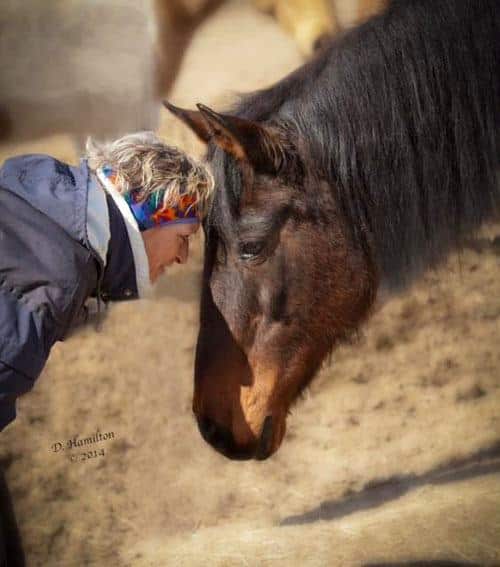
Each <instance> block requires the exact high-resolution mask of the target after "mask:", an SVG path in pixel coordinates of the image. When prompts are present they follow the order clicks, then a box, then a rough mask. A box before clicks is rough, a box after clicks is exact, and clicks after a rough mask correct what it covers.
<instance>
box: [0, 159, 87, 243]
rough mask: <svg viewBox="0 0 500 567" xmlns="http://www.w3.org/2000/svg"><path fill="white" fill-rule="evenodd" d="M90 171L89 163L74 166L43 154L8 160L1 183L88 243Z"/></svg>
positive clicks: (2, 170)
mask: <svg viewBox="0 0 500 567" xmlns="http://www.w3.org/2000/svg"><path fill="white" fill-rule="evenodd" d="M90 179H91V173H90V170H89V168H88V165H87V162H86V161H85V160H82V162H81V163H80V165H78V166H72V165H69V164H67V163H64V162H62V161H60V160H58V159H56V158H54V157H51V156H48V155H44V154H28V155H22V156H17V157H13V158H10V159H8V160H6V161H5V162H4V164H3V166H2V167H1V168H0V186H1V187H2V188H4V189H6V190H7V191H10V192H11V193H14V194H16V195H17V196H18V197H20V198H22V199H24V200H25V201H27V202H28V203H29V204H30V205H31V206H32V207H33V208H35V209H37V210H38V211H40V212H41V213H43V214H44V215H46V216H47V217H49V218H50V219H52V220H53V221H54V222H56V223H57V224H58V225H59V226H61V227H62V228H63V229H64V230H65V231H66V232H68V233H69V234H70V235H71V236H72V237H73V238H75V239H76V240H79V241H82V242H87V234H86V206H87V195H88V187H89V183H90Z"/></svg>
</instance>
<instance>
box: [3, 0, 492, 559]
mask: <svg viewBox="0 0 500 567" xmlns="http://www.w3.org/2000/svg"><path fill="white" fill-rule="evenodd" d="M300 61H301V60H300V56H299V54H298V51H297V49H296V47H295V45H294V44H293V43H292V41H291V40H290V39H289V38H288V37H287V36H286V35H285V34H284V33H283V32H282V31H281V30H280V29H279V28H278V27H277V26H276V25H275V23H274V22H273V21H272V20H271V19H268V18H267V17H265V16H262V15H259V14H257V13H255V12H254V11H253V10H252V9H251V8H250V7H249V6H247V5H246V4H245V3H243V2H232V3H229V4H227V5H226V6H224V7H223V8H222V9H221V10H219V11H218V12H217V13H216V14H215V15H214V16H213V17H212V18H211V19H210V20H209V21H207V22H206V23H205V24H204V25H203V27H202V28H201V29H200V31H199V33H198V35H196V36H195V38H194V40H193V42H192V44H191V45H190V47H189V50H188V52H187V53H186V57H185V58H184V60H183V64H182V68H181V72H180V75H179V77H178V79H177V81H176V84H175V87H174V89H173V92H172V93H171V96H170V98H171V100H172V101H173V102H175V103H178V104H185V105H191V104H194V103H195V102H196V101H203V102H205V103H208V104H214V105H215V106H216V107H220V105H221V104H222V103H224V102H227V101H228V100H230V98H228V97H229V95H230V94H231V92H234V91H245V90H251V89H254V88H258V87H261V86H263V85H265V84H268V83H270V82H273V81H274V80H276V79H277V78H279V77H280V76H282V75H283V74H284V73H286V72H288V71H289V70H290V69H293V68H294V67H295V66H297V65H298V64H299V63H300ZM161 131H162V133H163V134H164V135H165V136H166V137H168V139H169V140H170V141H171V142H175V143H177V144H178V145H180V146H182V147H184V148H186V149H189V150H192V151H195V152H199V151H200V150H201V148H200V146H199V145H198V144H197V143H196V142H195V141H194V139H193V137H192V136H191V134H190V133H189V132H187V131H186V130H185V129H184V128H183V127H182V126H180V125H179V124H176V123H175V121H174V120H173V119H172V118H170V117H168V116H167V115H166V113H165V115H164V116H163V123H162V128H161ZM25 151H45V152H48V153H53V154H54V155H57V156H58V157H61V158H63V159H68V160H74V158H75V156H74V155H73V150H72V147H71V144H70V143H69V142H68V140H67V139H66V138H64V137H63V136H61V137H54V138H51V139H46V140H42V141H37V142H33V143H29V144H26V145H23V146H22V147H19V146H18V147H9V146H3V147H2V148H1V149H0V158H1V159H3V158H5V157H6V156H8V155H11V154H14V153H20V152H25ZM201 244H202V243H201V239H199V240H198V241H197V242H196V243H195V245H194V250H193V259H192V262H191V263H190V264H189V265H188V266H186V267H180V268H175V269H172V271H171V272H170V273H169V274H168V275H167V276H166V277H165V278H164V280H163V281H162V283H161V286H160V289H159V290H158V297H157V299H156V300H155V301H152V302H135V303H129V304H121V305H113V306H112V307H111V308H110V309H109V311H108V315H107V317H106V319H105V321H104V323H103V326H102V330H101V331H100V332H99V333H96V332H95V330H94V329H93V328H92V327H89V328H86V329H84V330H82V331H80V332H79V333H77V334H76V335H75V336H73V337H71V338H70V339H68V340H67V341H65V342H64V343H61V344H58V345H57V346H56V347H55V348H54V350H53V353H52V355H51V357H50V360H49V362H48V365H47V367H46V369H45V371H44V373H43V375H42V376H41V378H40V380H39V382H38V383H37V385H36V387H35V389H34V391H33V392H32V393H31V394H29V395H27V396H25V397H24V398H23V399H22V400H21V402H20V404H19V417H18V419H17V420H16V422H15V424H13V425H12V426H10V427H9V428H7V429H6V430H5V431H4V432H3V433H2V439H1V441H0V462H1V463H2V464H3V467H4V469H5V470H6V480H7V483H8V485H9V487H10V491H11V496H12V500H13V503H14V508H15V512H16V515H17V520H18V523H19V528H20V532H21V536H22V539H23V542H24V547H25V553H26V558H27V564H28V566H61V567H66V566H72V565H78V566H81V565H92V566H93V565H96V566H101V565H102V566H108V565H113V566H124V567H125V566H139V567H142V566H155V567H156V566H164V565H167V566H170V565H176V566H177V565H185V566H191V565H193V566H196V565H200V566H201V565H215V566H233V565H251V566H253V565H272V566H274V565H280V566H281V565H311V566H313V565H314V566H322V565H335V566H337V565H339V566H349V565H376V564H384V565H388V564H389V565H390V564H392V565H401V564H403V563H404V562H409V561H417V560H418V561H431V560H434V561H437V560H441V561H443V560H450V561H451V560H453V561H456V562H459V563H460V564H470V563H476V564H479V565H492V564H495V563H500V411H499V407H500V405H499V404H500V351H499V348H498V344H499V337H500V278H499V267H500V226H499V225H496V226H493V227H490V228H489V229H488V230H487V231H485V232H484V233H483V234H482V235H481V237H480V238H479V239H477V240H475V241H474V242H473V243H472V244H471V246H470V247H469V248H467V249H466V250H465V252H464V253H463V255H462V256H461V258H460V260H457V258H451V259H450V261H449V262H448V264H447V265H446V266H444V267H443V269H442V270H441V271H439V272H437V273H431V274H429V275H427V277H426V278H425V279H424V280H422V281H421V282H419V283H418V284H417V285H415V286H414V287H413V288H412V289H411V290H409V291H408V292H407V293H405V294H404V295H402V296H401V297H396V298H392V299H391V300H389V301H388V302H387V303H386V304H385V306H384V307H383V308H381V309H380V311H379V312H378V313H376V314H375V316H374V317H373V318H372V320H371V321H370V322H369V323H368V324H367V325H366V327H365V329H364V332H363V333H362V335H361V336H360V337H359V339H358V340H356V341H355V342H354V343H353V344H350V345H344V346H342V347H341V348H339V349H338V350H337V351H336V352H335V354H334V356H333V358H332V361H331V363H330V364H328V365H326V366H325V368H324V369H323V370H322V371H321V373H320V375H319V376H318V377H317V379H316V380H315V382H314V383H313V384H312V386H311V388H310V389H309V390H308V391H307V392H306V395H305V397H304V399H303V400H302V401H301V402H300V403H299V404H297V406H296V408H295V410H294V412H293V415H292V416H291V418H290V419H289V431H288V433H287V437H286V439H285V442H284V444H283V446H282V448H281V449H280V451H279V452H278V453H277V454H276V455H275V456H273V457H272V458H271V459H270V460H268V461H265V462H230V461H228V460H226V459H224V458H223V457H221V456H220V455H218V454H216V453H215V452H214V451H213V450H212V449H211V448H209V447H208V446H207V445H206V444H205V443H204V442H203V441H202V439H201V437H200V435H199V433H198V431H197V428H196V426H195V423H194V420H193V418H192V415H191V410H190V404H191V392H192V368H193V356H194V345H195V340H196V332H197V316H198V315H197V309H198V303H197V300H198V292H199V278H200V267H201ZM97 431H99V432H100V433H101V435H103V434H105V433H108V432H113V438H112V439H110V440H107V441H104V440H103V441H100V442H98V443H95V444H93V445H92V446H88V447H86V448H85V451H96V455H95V456H92V457H91V458H88V459H86V460H85V461H82V460H81V458H82V457H81V455H82V453H83V450H82V449H78V448H76V449H71V450H68V449H66V450H65V451H57V452H55V451H54V446H55V444H57V443H63V444H64V443H67V441H68V440H69V439H73V438H74V437H75V436H78V437H79V438H80V439H83V438H86V437H89V436H92V435H94V434H95V433H96V432H97ZM56 447H57V445H56ZM102 452H104V455H103V454H101V453H102ZM72 459H73V460H72Z"/></svg>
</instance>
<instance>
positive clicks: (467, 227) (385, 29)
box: [215, 0, 500, 289]
mask: <svg viewBox="0 0 500 567" xmlns="http://www.w3.org/2000/svg"><path fill="white" fill-rule="evenodd" d="M235 112H236V114H238V115H239V116H241V117H245V118H248V119H252V120H257V121H264V122H265V121H270V120H271V121H283V122H285V123H289V124H291V125H293V127H294V128H295V129H296V130H297V131H298V132H299V134H300V136H301V138H302V139H303V140H305V142H306V144H308V147H309V154H310V155H309V159H310V160H311V164H310V166H312V167H314V168H315V169H317V174H318V175H319V176H320V177H321V178H323V179H326V180H327V181H328V184H329V186H330V187H331V191H332V193H333V196H334V199H335V202H336V203H337V205H338V206H339V207H340V209H341V211H342V214H343V216H344V218H345V219H346V222H347V225H348V226H349V227H350V228H351V230H352V234H353V236H354V238H355V242H357V243H358V244H359V245H361V246H363V247H365V248H366V249H368V250H370V253H371V254H372V256H373V257H374V259H375V261H376V264H377V266H378V270H379V274H380V278H381V282H382V283H383V284H385V285H387V286H388V287H389V288H392V289H394V288H399V287H401V286H403V285H406V284H407V283H409V282H410V281H411V280H412V279H413V278H414V277H415V276H416V275H418V274H419V273H420V272H421V271H422V270H424V269H426V268H428V267H430V266H433V265H435V264H436V263H437V262H438V261H439V260H440V259H441V258H442V257H443V256H444V255H445V254H446V253H447V252H449V251H450V250H451V249H452V248H455V247H460V244H461V242H462V241H463V239H464V237H465V236H466V235H467V234H468V233H469V232H470V231H473V230H474V229H477V228H478V227H479V226H480V225H481V223H482V222H483V221H486V220H488V219H489V218H491V217H492V216H493V215H494V214H495V212H496V211H497V210H498V206H499V204H500V183H499V179H498V177H497V170H498V166H499V162H500V137H499V130H500V4H499V2H498V1H497V0H396V1H393V2H392V3H391V5H390V7H389V8H388V10H387V11H386V12H385V13H383V14H381V15H379V16H377V17H375V18H373V19H371V20H369V21H368V22H366V23H365V24H363V25H362V26H360V27H358V28H356V29H353V30H351V31H350V32H348V33H346V34H345V35H343V36H341V37H340V38H338V39H337V40H335V41H334V42H332V44H331V45H330V46H329V47H328V48H327V49H325V50H324V51H323V52H321V53H320V54H319V55H318V56H317V57H316V58H315V59H314V60H312V61H311V62H309V63H308V64H306V65H304V66H303V67H301V68H300V69H298V70H297V71H295V72H294V73H292V74H291V75H289V76H288V77H286V78H285V79H283V80H282V81H280V82H278V83H277V84H275V85H274V86H272V87H270V88H268V89H265V90H262V91H259V92H256V93H252V94H250V95H247V96H245V97H243V98H242V99H241V101H240V102H239V104H238V106H237V108H236V111H235ZM219 155H220V154H219ZM215 158H216V161H218V159H217V158H218V156H217V155H215ZM221 165H222V164H221ZM224 167H225V169H227V164H226V165H225V166H224ZM236 191H237V189H236Z"/></svg>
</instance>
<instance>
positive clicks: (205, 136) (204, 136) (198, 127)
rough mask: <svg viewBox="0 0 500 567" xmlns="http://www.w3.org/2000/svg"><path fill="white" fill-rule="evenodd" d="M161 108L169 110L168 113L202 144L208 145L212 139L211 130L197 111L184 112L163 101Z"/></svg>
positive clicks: (182, 109) (184, 110)
mask: <svg viewBox="0 0 500 567" xmlns="http://www.w3.org/2000/svg"><path fill="white" fill-rule="evenodd" d="M163 106H164V107H165V108H167V109H168V110H170V112H171V113H172V114H173V115H174V116H176V117H177V118H179V119H180V120H181V121H182V122H184V124H186V126H189V128H191V130H192V131H193V132H194V133H195V134H196V135H197V136H198V138H200V140H201V141H202V142H205V143H208V142H209V140H210V138H211V137H212V129H211V127H210V125H209V124H208V122H207V121H206V120H205V118H204V117H203V114H202V113H201V112H198V111H197V110H186V109H184V108H179V107H178V106H174V105H173V104H171V103H170V102H168V101H167V100H164V101H163Z"/></svg>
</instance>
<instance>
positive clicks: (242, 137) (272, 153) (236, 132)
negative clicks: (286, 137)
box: [196, 104, 283, 174]
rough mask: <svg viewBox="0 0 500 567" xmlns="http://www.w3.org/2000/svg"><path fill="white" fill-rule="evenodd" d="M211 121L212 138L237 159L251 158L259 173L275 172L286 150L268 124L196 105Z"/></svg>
mask: <svg viewBox="0 0 500 567" xmlns="http://www.w3.org/2000/svg"><path fill="white" fill-rule="evenodd" d="M196 106H197V107H198V109H199V111H200V113H201V114H202V115H203V117H204V118H205V120H206V121H207V123H208V124H209V126H210V128H211V131H212V137H211V141H212V142H214V143H215V144H217V145H218V146H219V147H220V148H222V149H223V150H224V151H225V152H227V153H229V154H231V155H233V156H234V157H235V158H236V159H238V160H248V161H249V162H250V164H251V165H252V167H253V168H254V169H255V170H256V171H258V172H259V173H271V174H274V173H276V172H277V171H278V170H279V168H280V166H281V163H282V159H283V152H282V151H281V148H280V145H279V143H278V141H277V140H275V138H274V136H273V135H272V134H271V133H270V132H269V131H268V130H267V129H266V127H265V126H262V125H260V124H258V123H257V122H252V121H251V120H245V119H244V118H239V117H237V116H230V115H228V114H219V113H217V112H215V111H213V110H212V109H211V108H208V107H207V106H204V105H203V104H197V105H196Z"/></svg>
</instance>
